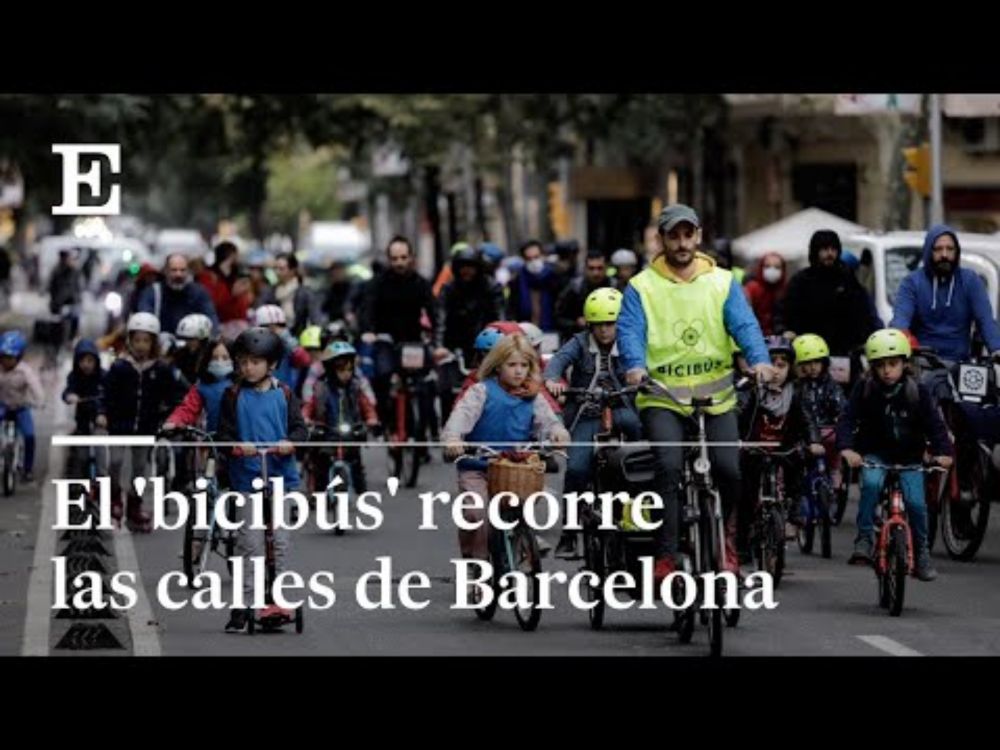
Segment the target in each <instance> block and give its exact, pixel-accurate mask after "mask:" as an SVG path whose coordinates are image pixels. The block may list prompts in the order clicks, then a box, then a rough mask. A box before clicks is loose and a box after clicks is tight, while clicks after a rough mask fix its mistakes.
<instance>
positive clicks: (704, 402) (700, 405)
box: [691, 396, 715, 409]
mask: <svg viewBox="0 0 1000 750" xmlns="http://www.w3.org/2000/svg"><path fill="white" fill-rule="evenodd" d="M714 403H715V401H713V400H712V397H711V396H708V397H707V398H693V399H691V406H693V407H695V408H697V409H707V408H708V407H709V406H712V405H713V404H714Z"/></svg>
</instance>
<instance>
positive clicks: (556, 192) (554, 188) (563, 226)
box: [549, 182, 569, 239]
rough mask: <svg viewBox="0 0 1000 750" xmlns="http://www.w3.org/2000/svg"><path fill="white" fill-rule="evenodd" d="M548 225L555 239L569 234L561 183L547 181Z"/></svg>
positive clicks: (564, 197)
mask: <svg viewBox="0 0 1000 750" xmlns="http://www.w3.org/2000/svg"><path fill="white" fill-rule="evenodd" d="M549 225H550V226H551V227H552V233H553V234H554V235H555V236H556V238H557V239H562V238H563V237H567V236H569V211H568V210H567V206H566V196H565V194H564V193H563V187H562V183H560V182H550V183H549Z"/></svg>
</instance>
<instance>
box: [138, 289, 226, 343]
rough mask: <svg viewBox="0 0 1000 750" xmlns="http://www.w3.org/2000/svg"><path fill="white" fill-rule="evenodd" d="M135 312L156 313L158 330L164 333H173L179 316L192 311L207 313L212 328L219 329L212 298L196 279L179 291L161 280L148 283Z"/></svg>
mask: <svg viewBox="0 0 1000 750" xmlns="http://www.w3.org/2000/svg"><path fill="white" fill-rule="evenodd" d="M157 287H159V290H160V309H159V311H157V310H156V294H157V291H156V290H157ZM136 312H148V313H152V314H153V315H156V316H157V317H158V318H159V319H160V330H162V331H163V332H164V333H174V331H176V330H177V324H178V323H180V322H181V318H183V317H184V316H185V315H191V314H192V313H202V314H203V315H207V316H208V318H209V320H211V321H212V328H213V330H215V331H218V330H219V316H218V315H216V314H215V305H214V304H212V298H211V297H210V296H209V294H208V292H207V291H206V290H205V287H203V286H202V285H201V284H199V283H198V282H196V281H192V282H190V283H189V284H188V285H187V286H185V287H184V288H183V289H181V290H180V291H174V290H173V289H171V288H170V287H169V286H168V285H166V284H164V283H162V282H157V283H155V284H150V285H149V286H147V287H146V288H145V289H143V290H142V292H141V293H140V294H139V299H138V301H137V302H136Z"/></svg>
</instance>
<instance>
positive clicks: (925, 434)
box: [837, 328, 952, 581]
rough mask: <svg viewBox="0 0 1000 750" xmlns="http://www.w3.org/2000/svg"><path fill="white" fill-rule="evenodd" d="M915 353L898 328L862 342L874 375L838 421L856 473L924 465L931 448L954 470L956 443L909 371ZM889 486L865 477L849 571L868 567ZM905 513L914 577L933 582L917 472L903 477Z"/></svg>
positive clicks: (875, 476) (877, 474)
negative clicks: (852, 567)
mask: <svg viewBox="0 0 1000 750" xmlns="http://www.w3.org/2000/svg"><path fill="white" fill-rule="evenodd" d="M911 354H912V349H911V347H910V341H909V339H907V337H906V334H904V333H903V332H902V331H900V330H897V329H895V328H885V329H883V330H881V331H875V333H873V334H872V335H871V336H869V337H868V341H867V342H865V356H866V357H867V358H868V363H869V366H870V368H871V369H870V370H869V371H868V372H867V373H866V374H865V375H864V376H862V378H861V379H860V380H859V381H858V382H857V384H855V386H854V390H853V391H852V392H851V398H850V400H849V401H848V402H847V409H846V410H845V411H844V413H843V415H842V416H841V418H840V421H839V422H838V423H837V448H838V449H839V450H840V452H841V455H842V456H843V457H844V460H845V461H847V463H848V465H850V466H851V467H853V468H858V467H859V466H861V465H862V463H863V462H864V461H872V462H876V463H885V464H908V465H909V464H920V463H921V462H922V460H923V457H924V454H925V451H926V450H927V447H928V444H930V452H931V455H933V456H934V459H933V460H934V462H935V463H937V464H938V465H940V466H943V467H945V468H947V467H949V466H951V461H952V459H951V456H952V443H951V438H950V437H949V436H948V429H947V427H946V426H945V423H944V419H943V418H942V417H941V413H940V411H939V410H938V408H937V406H936V405H935V402H934V400H933V398H932V396H931V392H930V391H929V390H928V388H927V386H926V385H924V384H923V383H920V382H918V381H917V379H916V378H915V377H914V376H913V374H912V373H911V372H910V371H909V370H908V367H907V360H909V358H910V355H911ZM884 481H885V470H884V469H878V468H870V467H865V468H864V470H863V471H862V474H861V501H860V503H859V505H858V520H857V523H858V535H857V538H856V539H855V540H854V554H853V555H851V558H850V559H849V560H848V563H849V564H851V565H869V564H871V562H872V551H873V549H874V520H875V505H876V503H877V502H878V496H879V492H880V491H881V489H882V484H883V482H884ZM900 481H901V483H902V486H903V496H904V502H905V504H906V514H907V516H908V518H909V522H910V527H911V529H912V531H913V542H914V551H915V553H916V554H915V555H914V558H915V570H914V575H915V576H916V577H917V578H918V579H920V580H921V581H933V580H934V579H935V578H936V577H937V571H936V570H935V569H934V567H933V566H932V564H931V554H930V547H929V546H928V544H927V504H926V502H925V499H924V478H923V474H922V473H921V472H919V471H904V472H902V473H901V474H900Z"/></svg>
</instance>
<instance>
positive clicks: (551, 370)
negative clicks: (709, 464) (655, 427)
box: [545, 287, 642, 558]
mask: <svg viewBox="0 0 1000 750" xmlns="http://www.w3.org/2000/svg"><path fill="white" fill-rule="evenodd" d="M621 307H622V293H621V292H619V291H618V290H617V289H613V288H611V287H605V288H602V289H595V290H594V291H593V292H591V293H590V295H589V296H588V297H587V299H586V300H585V301H584V303H583V317H584V319H585V320H586V322H587V328H588V330H586V331H583V332H581V333H578V334H576V335H575V336H573V337H572V338H571V339H570V340H569V341H567V342H566V343H565V344H563V346H562V348H560V349H559V351H557V352H556V353H555V354H554V355H553V357H552V359H551V360H549V363H548V365H547V366H546V367H545V387H546V388H547V389H548V391H549V393H551V394H552V395H553V396H555V397H556V398H558V397H559V396H561V395H562V394H563V391H564V390H565V389H566V383H565V381H563V380H562V377H563V374H564V373H565V372H566V370H567V369H571V370H572V374H571V375H570V382H569V385H570V386H571V387H573V388H593V387H603V388H608V389H613V390H618V389H621V388H622V387H624V385H625V369H624V368H623V367H622V365H621V361H620V360H619V359H618V347H617V345H616V341H615V340H616V337H617V321H618V313H619V312H620V311H621ZM571 398H572V400H571V401H570V404H569V405H568V406H567V407H566V411H565V413H564V415H563V421H564V422H565V424H567V425H568V426H569V431H570V434H571V435H572V437H573V439H572V442H573V443H574V444H575V443H580V445H571V446H570V447H569V450H568V454H569V460H568V461H567V462H566V479H565V483H564V485H563V495H564V496H565V495H566V494H567V493H570V492H583V491H585V490H587V489H588V488H589V487H590V482H591V479H592V473H593V472H592V467H593V454H594V449H593V446H592V445H589V444H590V443H592V442H593V440H594V436H595V435H596V434H597V433H598V432H599V431H600V430H601V406H600V405H599V404H591V403H585V402H581V401H580V400H579V399H576V398H574V397H571ZM611 406H612V408H613V410H614V411H613V415H614V426H615V427H616V428H618V429H620V430H621V431H622V433H623V434H624V436H625V439H626V440H639V439H640V437H641V435H642V425H641V424H640V422H639V414H638V412H637V411H636V408H635V398H634V397H623V398H619V399H616V401H615V402H613V403H612V404H611ZM565 522H566V501H565V497H564V499H563V523H564V524H565ZM576 541H577V534H576V532H573V531H564V532H563V533H562V537H561V538H560V539H559V544H558V545H557V546H556V557H563V558H574V557H576Z"/></svg>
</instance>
